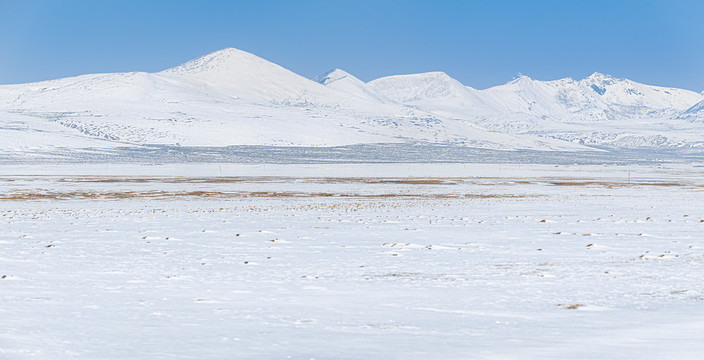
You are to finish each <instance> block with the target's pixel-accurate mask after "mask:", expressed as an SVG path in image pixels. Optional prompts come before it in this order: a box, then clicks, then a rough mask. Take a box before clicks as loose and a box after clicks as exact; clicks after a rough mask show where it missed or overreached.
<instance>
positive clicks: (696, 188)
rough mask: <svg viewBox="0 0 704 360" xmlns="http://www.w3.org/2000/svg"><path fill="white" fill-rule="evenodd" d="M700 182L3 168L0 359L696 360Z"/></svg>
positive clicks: (606, 174)
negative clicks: (520, 359) (477, 359)
mask: <svg viewBox="0 0 704 360" xmlns="http://www.w3.org/2000/svg"><path fill="white" fill-rule="evenodd" d="M125 174H128V175H125ZM702 179H704V168H702V167H699V166H694V165H669V166H635V165H634V166H587V165H583V166H547V165H523V166H521V165H491V164H485V165H471V164H465V165H462V164H397V165H393V164H387V165H380V164H376V165H362V164H360V165H353V164H347V165H271V164H269V165H225V164H220V165H218V164H186V165H176V164H174V165H165V166H139V165H115V164H113V165H106V164H104V165H99V166H78V165H74V166H51V165H45V166H25V165H16V166H9V165H6V166H3V167H0V228H1V229H2V231H1V232H0V289H2V291H0V318H1V319H2V326H0V358H3V359H30V358H37V359H65V358H74V359H252V358H257V359H285V358H291V359H311V358H315V359H328V358H334V359H369V358H372V359H429V358H430V359H467V358H479V359H482V358H484V359H496V358H522V359H526V358H534V359H565V358H570V359H576V358H583V359H593V358H622V359H633V358H643V359H662V358H672V359H696V358H700V356H701V354H702V352H704V341H703V340H704V289H703V288H702V282H701V279H702V275H704V245H703V244H702V239H704V213H702V209H703V207H702V204H704V191H702V189H704V180H702Z"/></svg>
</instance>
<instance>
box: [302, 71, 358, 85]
mask: <svg viewBox="0 0 704 360" xmlns="http://www.w3.org/2000/svg"><path fill="white" fill-rule="evenodd" d="M342 79H354V80H358V79H357V78H356V77H354V76H352V75H350V73H348V72H347V71H345V70H342V69H332V70H330V71H328V72H326V73H325V74H322V75H318V76H316V77H314V78H313V81H316V82H319V83H321V84H323V85H328V84H330V83H332V82H335V81H338V80H342ZM359 81H361V80H359Z"/></svg>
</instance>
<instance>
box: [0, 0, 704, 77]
mask: <svg viewBox="0 0 704 360" xmlns="http://www.w3.org/2000/svg"><path fill="white" fill-rule="evenodd" d="M225 47H235V48H239V49H242V50H245V51H249V52H252V53H254V54H256V55H259V56H261V57H263V58H265V59H268V60H271V61H273V62H275V63H277V64H279V65H282V66H284V67H286V68H288V69H290V70H292V71H294V72H296V73H298V74H300V75H303V76H306V77H312V76H315V75H318V74H320V73H323V72H325V71H327V70H330V69H332V68H341V69H344V70H346V71H348V72H350V73H352V74H353V75H355V76H357V77H359V78H360V79H362V80H364V81H369V80H372V79H375V78H378V77H382V76H387V75H396V74H404V73H418V72H426V71H445V72H447V73H448V74H449V75H450V76H452V77H454V78H456V79H457V80H459V81H461V82H462V83H464V84H465V85H469V86H472V87H475V88H479V89H483V88H487V87H490V86H494V85H499V84H503V83H505V82H508V81H510V80H511V79H512V78H514V77H515V76H516V75H518V74H519V73H520V74H524V75H528V76H530V77H532V78H535V79H540V80H553V79H557V78H562V77H572V78H575V79H581V78H583V77H585V76H588V75H589V74H591V73H593V72H595V71H598V72H602V73H606V74H611V75H614V76H617V77H626V78H629V79H632V80H634V81H638V82H642V83H647V84H653V85H664V86H673V87H681V88H686V89H690V90H695V91H702V90H704V1H701V0H691V1H684V0H663V1H652V0H637V1H635V0H622V1H619V0H609V1H602V0H579V1H576V0H575V1H569V0H561V1H557V0H556V1H547V0H525V1H501V0H491V1H490V0H479V1H470V0H463V1H462V0H460V1H450V0H447V1H441V0H436V1H431V0H423V1H415V0H347V1H340V0H320V1H306V0H282V1H274V0H271V1H267V0H249V1H209V0H192V1H184V0H163V1H156V0H153V1H150V0H84V1H78V0H60V1H59V0H0V84H8V83H21V82H30V81H38V80H47V79H53V78H59V77H65V76H72V75H79V74H85V73H100V72H123V71H149V72H153V71H160V70H163V69H166V68H169V67H172V66H175V65H178V64H180V63H182V62H185V61H188V60H190V59H193V58H196V57H199V56H201V55H204V54H206V53H209V52H212V51H215V50H218V49H221V48H225Z"/></svg>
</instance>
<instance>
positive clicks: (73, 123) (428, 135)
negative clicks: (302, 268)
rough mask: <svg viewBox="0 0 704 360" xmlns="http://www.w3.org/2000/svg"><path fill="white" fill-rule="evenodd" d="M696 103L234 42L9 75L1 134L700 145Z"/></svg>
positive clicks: (233, 141)
mask: <svg viewBox="0 0 704 360" xmlns="http://www.w3.org/2000/svg"><path fill="white" fill-rule="evenodd" d="M701 104H704V95H702V94H699V93H696V92H692V91H689V90H683V89H676V88H666V87H657V86H651V85H645V84H639V83H636V82H633V81H631V80H628V79H618V78H615V77H613V76H609V75H605V74H601V73H598V72H595V73H593V74H591V75H590V76H588V77H586V78H584V79H581V80H574V79H571V78H563V79H558V80H551V81H541V80H535V79H531V78H530V77H527V76H519V77H517V78H515V79H513V80H511V81H509V82H507V83H506V84H503V85H498V86H494V87H491V88H488V89H483V90H477V89H474V88H472V87H470V86H466V85H464V84H462V83H461V82H459V81H457V80H456V79H454V78H452V77H450V76H449V75H448V74H446V73H444V72H439V71H434V72H427V73H420V74H407V75H393V76H386V77H382V78H379V79H375V80H372V81H369V82H367V83H365V82H363V81H361V80H359V79H357V78H356V77H354V76H353V75H352V74H349V73H348V72H346V71H344V70H340V69H333V70H332V71H329V72H327V73H325V74H324V75H322V76H319V77H316V78H314V79H308V78H305V77H303V76H300V75H298V74H296V73H294V72H292V71H290V70H288V69H286V68H284V67H282V66H280V65H277V64H275V63H272V62H270V61H268V60H265V59H263V58H260V57H258V56H256V55H254V54H251V53H248V52H246V51H242V50H238V49H234V48H226V49H223V50H219V51H216V52H212V53H210V54H206V55H204V56H202V57H199V58H197V59H194V60H191V61H188V62H185V63H183V64H181V65H178V66H175V67H172V68H169V69H166V70H163V71H160V72H156V73H144V72H130V73H112V74H111V73H108V74H88V75H81V76H76V77H70V78H63V79H56V80H49V81H44V82H35V83H29V84H14V85H0V136H2V137H3V138H7V139H10V138H11V139H13V140H12V141H5V143H4V144H0V151H3V149H5V150H7V149H14V150H17V149H25V150H26V149H31V148H36V147H40V148H45V149H51V148H56V147H66V148H80V147H91V146H92V147H100V146H105V147H111V146H112V147H117V146H138V145H142V144H165V145H174V144H180V145H182V146H229V145H266V146H340V145H349V144H375V143H414V142H424V143H436V144H449V145H454V146H469V147H477V148H487V149H499V150H517V149H535V150H546V151H574V150H593V151H597V150H600V149H602V148H604V147H607V148H613V149H619V148H633V147H635V148H654V149H655V148H700V147H704V140H703V139H704V129H702V126H701V124H702V123H704V121H702V120H701V119H702V118H703V117H704V110H703V109H704V105H701ZM86 144H92V145H90V146H88V145H86ZM14 150H13V151H14ZM25 150H21V151H25ZM27 151H29V150H27Z"/></svg>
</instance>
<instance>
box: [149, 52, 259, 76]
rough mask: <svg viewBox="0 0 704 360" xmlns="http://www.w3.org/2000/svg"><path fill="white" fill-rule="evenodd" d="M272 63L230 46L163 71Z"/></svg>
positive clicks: (226, 68)
mask: <svg viewBox="0 0 704 360" xmlns="http://www.w3.org/2000/svg"><path fill="white" fill-rule="evenodd" d="M267 63H268V64H271V63H269V62H268V61H267V60H264V59H262V58H260V57H258V56H256V55H254V54H252V53H248V52H246V51H242V50H239V49H235V48H232V47H228V48H225V49H222V50H218V51H214V52H212V53H210V54H207V55H204V56H201V57H199V58H197V59H194V60H191V61H188V62H186V63H183V64H181V65H179V66H176V67H173V68H171V69H167V70H165V71H163V72H164V73H175V74H198V73H207V72H218V71H232V70H234V69H236V68H237V67H241V68H243V67H251V66H254V65H260V66H261V65H265V64H267Z"/></svg>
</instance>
